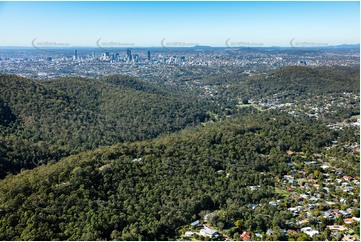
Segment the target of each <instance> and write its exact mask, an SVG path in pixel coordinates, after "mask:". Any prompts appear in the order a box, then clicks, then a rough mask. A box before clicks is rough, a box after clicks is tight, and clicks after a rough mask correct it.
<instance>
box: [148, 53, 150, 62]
mask: <svg viewBox="0 0 361 242" xmlns="http://www.w3.org/2000/svg"><path fill="white" fill-rule="evenodd" d="M148 60H149V61H150V51H149V50H148Z"/></svg>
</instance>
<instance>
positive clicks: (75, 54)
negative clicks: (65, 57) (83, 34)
mask: <svg viewBox="0 0 361 242" xmlns="http://www.w3.org/2000/svg"><path fill="white" fill-rule="evenodd" d="M77 59H78V51H77V50H74V56H73V60H77Z"/></svg>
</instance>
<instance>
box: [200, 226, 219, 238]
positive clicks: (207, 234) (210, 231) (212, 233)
mask: <svg viewBox="0 0 361 242" xmlns="http://www.w3.org/2000/svg"><path fill="white" fill-rule="evenodd" d="M199 233H200V234H201V235H202V236H204V237H210V238H213V237H217V236H218V232H217V231H216V230H214V229H211V228H208V227H207V226H205V225H203V229H201V230H200V231H199Z"/></svg>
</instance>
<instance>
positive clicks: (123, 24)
mask: <svg viewBox="0 0 361 242" xmlns="http://www.w3.org/2000/svg"><path fill="white" fill-rule="evenodd" d="M29 9H31V11H29ZM14 16H17V17H16V18H14ZM9 19H11V20H12V21H8V20H9ZM359 19H360V13H359V2H2V3H0V27H1V29H2V32H1V34H0V37H1V38H0V46H14V47H15V46H20V47H31V46H34V44H35V45H36V44H39V45H37V46H41V44H43V46H41V47H49V48H50V47H62V48H64V47H104V48H112V47H117V48H128V47H166V48H172V47H192V46H197V45H201V46H212V47H240V46H246V47H269V46H281V47H295V46H294V45H296V46H297V47H325V46H334V45H342V44H359V43H360V40H359V35H360V30H359V29H360V24H359Z"/></svg>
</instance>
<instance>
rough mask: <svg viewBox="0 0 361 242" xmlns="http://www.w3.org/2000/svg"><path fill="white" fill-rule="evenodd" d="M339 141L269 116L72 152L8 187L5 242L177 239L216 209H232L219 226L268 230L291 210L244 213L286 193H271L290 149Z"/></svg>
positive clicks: (1, 208)
mask: <svg viewBox="0 0 361 242" xmlns="http://www.w3.org/2000/svg"><path fill="white" fill-rule="evenodd" d="M336 136H337V134H336V133H335V132H331V131H330V130H329V129H327V128H326V127H325V126H324V125H322V124H320V123H317V122H315V121H312V120H311V119H308V118H301V117H299V118H293V117H291V116H288V115H284V114H277V113H271V112H268V111H265V112H261V113H252V114H246V113H245V114H243V115H242V116H240V117H234V118H232V119H230V120H228V121H222V122H219V123H214V124H209V125H207V126H206V127H196V128H188V129H186V130H183V131H181V132H180V133H178V134H172V135H167V136H163V137H159V138H157V139H155V140H150V141H142V142H135V143H123V144H119V145H115V146H112V147H103V148H100V149H97V150H95V151H89V152H85V153H81V154H78V155H73V156H69V157H67V158H64V159H63V160H61V161H60V162H58V163H56V164H48V165H46V166H41V167H38V168H35V169H33V170H27V171H23V172H21V173H20V174H18V175H16V176H8V177H6V178H5V179H4V180H2V181H0V213H1V217H0V231H1V233H0V239H1V240H102V239H115V240H155V239H157V240H168V239H176V238H178V236H179V234H178V233H179V230H178V229H179V227H180V226H183V225H184V224H189V223H190V222H191V221H192V220H194V219H197V218H199V214H202V213H204V212H206V211H207V210H210V211H213V210H215V209H222V211H224V217H222V218H221V217H220V218H218V219H219V221H223V220H222V219H225V218H227V219H226V221H235V220H237V219H239V218H240V217H241V218H242V220H243V221H245V223H246V226H251V227H252V228H254V229H258V230H259V231H263V230H264V231H263V232H265V230H266V229H267V228H268V227H274V226H280V225H279V223H280V222H281V223H282V221H284V219H285V216H286V214H285V213H283V212H282V211H278V210H276V209H266V210H264V211H263V213H267V214H266V215H265V214H264V215H263V216H256V217H254V216H253V215H252V213H250V211H252V210H250V211H248V210H247V211H248V212H247V213H242V214H240V212H239V211H240V210H239V209H240V207H242V206H243V207H245V206H248V204H250V203H254V204H260V203H261V204H263V203H267V204H268V201H270V200H271V199H277V198H278V196H280V195H278V194H276V193H275V192H274V188H272V187H274V184H275V181H276V180H277V179H279V178H281V177H282V176H283V175H285V174H287V172H289V170H290V169H291V168H290V167H289V166H288V165H287V164H288V163H289V162H290V161H291V157H290V156H288V155H287V154H286V151H287V150H288V149H292V150H293V151H295V152H304V153H303V154H304V155H306V156H308V155H311V154H312V153H314V152H320V148H322V147H324V146H326V145H329V144H330V143H331V141H332V140H334V139H335V137H336ZM298 159H304V158H301V157H299V158H298ZM306 159H307V158H306ZM309 172H311V173H313V170H310V171H309ZM257 185H260V187H261V188H260V189H259V190H258V191H251V190H250V189H249V186H257ZM260 209H262V208H260ZM287 216H288V215H287ZM269 218H271V219H269ZM224 223H226V222H224Z"/></svg>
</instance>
